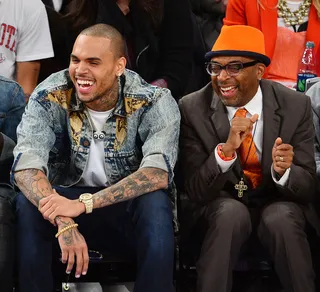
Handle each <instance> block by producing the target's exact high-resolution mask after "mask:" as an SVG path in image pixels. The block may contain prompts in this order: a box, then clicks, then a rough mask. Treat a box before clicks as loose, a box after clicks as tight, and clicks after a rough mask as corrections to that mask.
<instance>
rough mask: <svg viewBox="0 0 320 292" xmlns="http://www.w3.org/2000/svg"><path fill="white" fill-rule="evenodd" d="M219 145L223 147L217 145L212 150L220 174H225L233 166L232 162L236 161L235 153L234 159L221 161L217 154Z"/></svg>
mask: <svg viewBox="0 0 320 292" xmlns="http://www.w3.org/2000/svg"><path fill="white" fill-rule="evenodd" d="M220 145H223V144H218V145H217V147H216V148H215V149H214V155H215V157H216V161H217V164H218V165H219V167H220V169H221V172H222V173H225V172H227V171H228V170H229V169H230V168H231V166H232V165H233V164H234V162H235V161H236V160H237V153H235V157H234V158H233V159H231V160H228V161H226V160H223V159H222V158H221V157H220V156H219V154H218V147H219V146H220Z"/></svg>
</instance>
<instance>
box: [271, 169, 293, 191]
mask: <svg viewBox="0 0 320 292" xmlns="http://www.w3.org/2000/svg"><path fill="white" fill-rule="evenodd" d="M290 170H291V169H290V168H287V170H286V171H285V172H284V174H283V175H282V177H281V178H280V179H279V180H277V178H276V172H275V171H274V169H273V163H272V165H271V176H272V179H273V181H274V182H275V183H276V184H278V185H280V186H282V187H284V186H285V185H286V183H287V182H288V179H289V174H290Z"/></svg>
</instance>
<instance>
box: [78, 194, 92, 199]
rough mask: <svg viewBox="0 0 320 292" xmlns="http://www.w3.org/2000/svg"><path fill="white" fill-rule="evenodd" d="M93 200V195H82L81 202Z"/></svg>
mask: <svg viewBox="0 0 320 292" xmlns="http://www.w3.org/2000/svg"><path fill="white" fill-rule="evenodd" d="M91 198H92V195H91V194H82V195H81V196H80V199H81V200H90V199H91Z"/></svg>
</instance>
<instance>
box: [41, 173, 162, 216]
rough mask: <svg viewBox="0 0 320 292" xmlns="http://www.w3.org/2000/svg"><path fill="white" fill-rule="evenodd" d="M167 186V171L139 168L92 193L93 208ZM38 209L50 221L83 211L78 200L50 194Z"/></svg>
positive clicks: (79, 213) (76, 214)
mask: <svg viewBox="0 0 320 292" xmlns="http://www.w3.org/2000/svg"><path fill="white" fill-rule="evenodd" d="M167 187H168V173H167V172H166V171H164V170H162V169H159V168H152V167H150V168H149V167H148V168H147V167H146V168H140V169H139V170H137V171H136V172H134V173H133V174H131V175H129V176H127V177H126V178H124V179H122V180H121V181H119V182H118V183H116V184H114V185H113V186H110V187H108V188H106V189H103V190H101V191H99V192H97V193H95V194H93V197H92V199H93V208H103V207H106V206H109V205H113V204H116V203H119V202H123V201H126V200H130V199H134V198H137V197H139V196H141V195H144V194H147V193H150V192H154V191H157V190H161V189H166V188H167ZM39 210H40V212H41V213H42V215H43V217H44V218H46V219H47V220H50V221H51V222H52V221H53V220H54V219H55V218H57V216H68V217H72V218H75V217H78V216H79V215H81V214H82V213H84V212H85V206H84V204H83V203H81V202H80V201H79V200H69V199H67V198H65V197H62V196H59V194H55V193H54V194H52V195H50V196H48V197H47V198H44V199H42V200H41V202H40V205H39Z"/></svg>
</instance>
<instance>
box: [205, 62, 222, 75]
mask: <svg viewBox="0 0 320 292" xmlns="http://www.w3.org/2000/svg"><path fill="white" fill-rule="evenodd" d="M207 72H208V74H209V75H211V76H218V75H219V74H220V72H221V65H219V64H213V63H210V62H209V63H207Z"/></svg>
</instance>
